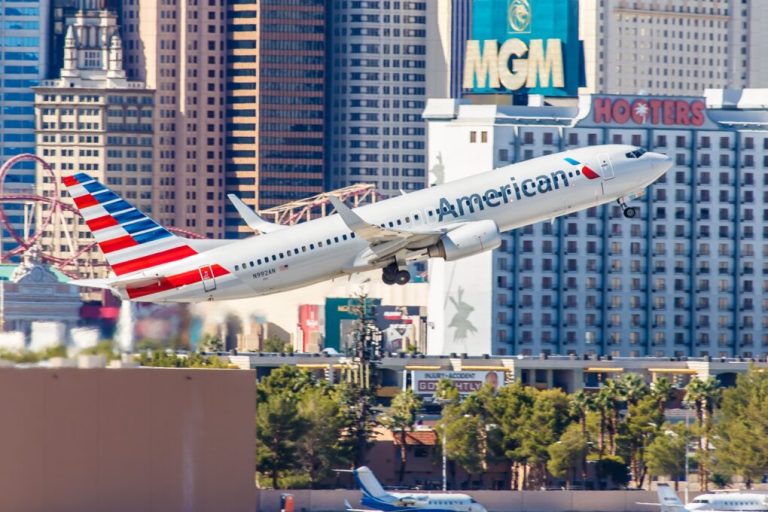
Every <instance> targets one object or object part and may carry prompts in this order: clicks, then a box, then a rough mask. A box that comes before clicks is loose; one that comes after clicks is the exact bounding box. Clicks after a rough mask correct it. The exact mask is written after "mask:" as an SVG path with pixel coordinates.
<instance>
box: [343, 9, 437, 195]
mask: <svg viewBox="0 0 768 512" xmlns="http://www.w3.org/2000/svg"><path fill="white" fill-rule="evenodd" d="M329 4H330V6H331V7H330V23H329V25H330V31H331V36H330V51H329V69H330V76H329V87H330V94H329V99H328V102H329V109H330V123H329V136H328V139H329V140H328V145H329V148H328V156H329V162H328V173H329V178H330V180H329V182H330V187H331V188H332V189H333V188H340V187H345V186H347V185H352V184H355V183H373V184H375V185H376V187H377V189H378V190H379V192H381V193H382V194H384V195H397V194H399V193H400V192H399V190H404V191H412V190H418V189H421V188H424V187H425V186H426V184H427V180H426V126H425V123H424V121H423V120H422V119H421V112H422V111H423V109H424V105H425V102H426V99H427V97H428V91H427V88H428V68H430V70H431V66H432V64H430V62H429V56H428V51H427V47H428V37H429V36H432V37H436V29H435V26H430V22H431V23H433V24H434V23H435V22H436V16H437V11H436V9H437V2H432V1H403V2H390V1H374V2H339V1H333V2H330V3H329ZM433 57H434V58H435V59H439V60H442V61H443V62H444V57H442V56H441V57H437V56H436V55H433ZM438 74H439V73H438ZM435 80H437V81H438V82H440V81H441V80H442V81H443V82H444V79H443V78H442V76H437V77H435ZM445 86H447V82H444V83H443V89H445ZM431 95H432V96H437V97H445V96H446V95H447V90H443V91H434V92H432V94H431Z"/></svg>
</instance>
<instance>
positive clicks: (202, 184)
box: [121, 0, 225, 238]
mask: <svg viewBox="0 0 768 512" xmlns="http://www.w3.org/2000/svg"><path fill="white" fill-rule="evenodd" d="M122 10H123V12H122V19H121V34H122V35H123V38H124V40H125V46H126V50H125V55H126V69H127V71H128V75H129V77H131V78H134V79H137V80H141V81H144V82H146V84H147V87H149V88H151V89H155V90H156V91H157V92H156V103H157V109H156V116H155V118H154V148H155V176H154V190H153V193H154V196H155V199H156V200H157V204H158V209H157V210H156V211H154V212H153V213H154V218H155V219H156V220H157V221H158V222H160V223H161V224H163V225H166V226H177V227H180V228H184V229H188V230H191V231H194V232H196V233H199V234H201V235H204V236H206V237H211V238H214V237H221V236H223V232H224V201H225V198H224V110H225V104H224V97H225V88H224V67H225V66H224V58H225V44H224V41H225V7H223V3H222V2H212V1H211V2H208V1H204V0H181V1H179V2H176V1H175V0H173V1H166V0H138V1H135V2H123V4H122Z"/></svg>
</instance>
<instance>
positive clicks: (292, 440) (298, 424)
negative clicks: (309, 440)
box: [256, 393, 307, 489]
mask: <svg viewBox="0 0 768 512" xmlns="http://www.w3.org/2000/svg"><path fill="white" fill-rule="evenodd" d="M306 429H307V423H306V421H305V419H304V418H302V416H301V415H300V414H299V408H298V404H297V400H296V397H295V396H293V395H292V394H290V393H277V394H273V395H269V396H267V397H266V398H265V399H263V400H260V401H258V402H257V404H256V467H257V468H258V470H259V471H260V472H263V473H267V474H269V475H270V478H271V480H272V487H273V488H274V489H278V488H279V477H280V475H281V473H282V472H284V471H289V470H292V469H295V468H296V467H297V459H298V457H297V450H296V447H297V443H298V441H299V439H300V438H301V437H302V436H303V435H304V434H305V433H306Z"/></svg>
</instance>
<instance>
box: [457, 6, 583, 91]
mask: <svg viewBox="0 0 768 512" xmlns="http://www.w3.org/2000/svg"><path fill="white" fill-rule="evenodd" d="M584 84H585V72H584V52H583V45H582V42H581V41H580V40H579V2H578V0H536V1H534V0H475V1H474V2H473V4H472V39H470V40H469V41H467V42H466V48H465V53H464V76H463V84H462V85H463V88H464V90H465V91H469V92H472V93H494V94H495V93H499V92H514V91H518V90H526V91H527V92H529V93H532V94H543V95H546V96H576V95H577V94H578V88H579V87H580V86H583V85H584Z"/></svg>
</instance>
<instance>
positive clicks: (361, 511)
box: [344, 500, 379, 512]
mask: <svg viewBox="0 0 768 512" xmlns="http://www.w3.org/2000/svg"><path fill="white" fill-rule="evenodd" d="M344 510H345V511H346V512H379V511H377V510H371V509H369V508H352V505H351V504H350V503H349V500H344Z"/></svg>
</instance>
